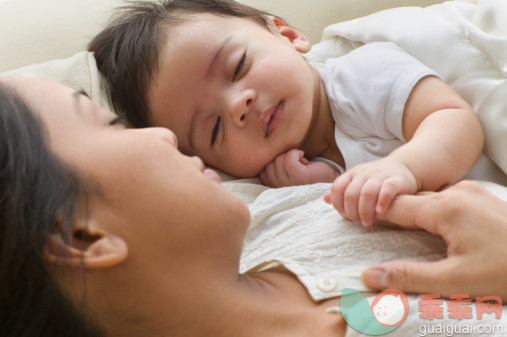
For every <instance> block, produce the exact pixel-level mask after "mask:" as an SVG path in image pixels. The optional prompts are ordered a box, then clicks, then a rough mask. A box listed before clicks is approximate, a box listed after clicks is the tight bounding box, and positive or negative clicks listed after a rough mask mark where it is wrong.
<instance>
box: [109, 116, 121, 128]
mask: <svg viewBox="0 0 507 337" xmlns="http://www.w3.org/2000/svg"><path fill="white" fill-rule="evenodd" d="M123 122H125V114H123V113H122V114H118V115H117V116H116V117H115V118H114V119H113V120H111V121H110V122H109V126H113V125H118V124H123Z"/></svg>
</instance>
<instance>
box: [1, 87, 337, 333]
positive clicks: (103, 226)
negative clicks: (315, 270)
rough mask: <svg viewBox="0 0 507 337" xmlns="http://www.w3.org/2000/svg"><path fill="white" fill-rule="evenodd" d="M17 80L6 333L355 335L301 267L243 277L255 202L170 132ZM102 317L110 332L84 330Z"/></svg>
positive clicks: (4, 201) (10, 110)
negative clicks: (306, 281) (318, 296)
mask: <svg viewBox="0 0 507 337" xmlns="http://www.w3.org/2000/svg"><path fill="white" fill-rule="evenodd" d="M3 82H4V84H2V89H1V95H2V96H1V98H0V102H1V104H2V107H1V109H0V110H1V127H2V138H3V139H2V142H1V146H2V148H1V152H0V153H1V157H2V163H3V164H2V165H3V166H2V169H1V170H0V174H1V178H0V182H1V188H0V191H1V193H2V195H1V198H0V200H1V217H2V219H1V240H2V243H1V247H2V250H1V257H0V261H1V268H0V270H1V279H0V282H1V287H2V289H1V296H2V299H1V300H2V306H3V305H6V306H7V308H9V309H8V310H2V311H4V312H7V311H8V316H4V317H2V322H5V323H2V324H7V325H8V326H9V328H8V329H7V328H6V329H4V327H2V329H1V331H3V332H5V331H9V332H8V333H7V335H9V336H11V335H12V336H25V335H26V336H35V335H44V336H46V335H47V336H52V337H56V336H70V335H73V336H87V335H89V336H99V334H98V332H96V331H99V330H101V331H104V333H105V335H107V336H122V337H127V336H167V335H174V336H179V335H182V336H200V335H205V336H268V335H276V336H310V335H318V336H340V335H342V334H343V333H344V330H345V323H344V321H343V320H342V319H341V317H340V316H338V315H329V314H326V313H325V311H324V309H322V308H323V307H324V303H319V304H316V303H315V302H313V301H312V300H311V298H310V297H309V295H308V293H307V292H306V291H305V289H304V288H303V287H302V285H301V284H300V283H299V282H298V281H297V279H296V278H295V277H294V276H292V275H291V274H289V273H288V272H286V271H284V270H282V269H276V270H270V271H266V272H260V273H256V274H252V275H250V276H246V275H240V274H239V273H238V269H239V268H238V264H239V258H240V254H241V247H242V240H243V237H244V234H245V231H246V229H247V227H248V224H249V213H248V209H247V208H246V206H245V204H244V203H243V202H242V201H241V200H240V199H238V198H237V197H235V196H234V195H233V194H231V193H229V192H227V191H225V190H224V189H222V188H221V187H220V185H219V184H217V183H216V182H215V181H211V180H210V179H208V178H214V177H216V176H215V175H213V174H212V173H210V171H204V174H203V169H204V166H203V164H202V162H201V161H200V159H198V158H197V157H192V158H190V157H186V156H184V155H182V154H180V153H179V152H178V151H177V149H176V139H175V137H174V135H173V134H172V133H171V132H170V131H169V130H167V129H162V128H147V129H124V128H123V127H121V126H119V125H116V123H117V121H118V119H117V118H116V116H115V115H114V114H113V113H111V112H109V111H107V110H104V109H101V108H99V107H97V106H96V105H95V104H93V103H92V101H91V100H89V99H88V98H87V97H85V96H83V95H82V94H80V93H79V92H75V91H73V90H71V89H69V88H66V87H64V86H61V85H59V84H57V83H54V82H49V81H46V80H42V79H38V78H33V77H18V78H10V79H7V80H3ZM13 88H14V89H15V91H16V92H17V93H16V92H14V89H13ZM23 101H27V102H30V103H29V105H28V106H27V105H26V104H24V103H23ZM31 111H34V112H35V115H33V114H32V113H31ZM331 301H333V300H331ZM327 306H329V303H328V304H327ZM71 309H72V310H71ZM83 317H84V318H83ZM34 318H35V319H34ZM90 322H93V323H94V326H95V327H96V331H95V330H87V329H82V327H83V326H90V324H91V323H90ZM88 323H90V324H88ZM79 327H81V329H80V328H79ZM41 331H44V333H41ZM79 333H80V334H79Z"/></svg>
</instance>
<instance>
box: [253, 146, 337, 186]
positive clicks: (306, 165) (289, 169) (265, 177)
mask: <svg viewBox="0 0 507 337" xmlns="http://www.w3.org/2000/svg"><path fill="white" fill-rule="evenodd" d="M259 176H260V178H261V181H262V183H263V184H264V185H267V186H271V187H283V186H293V185H305V184H312V183H317V182H333V181H334V180H335V178H336V177H337V176H338V173H337V172H335V170H334V169H333V168H332V167H331V166H329V165H328V164H326V163H323V162H309V161H308V160H307V159H306V158H305V157H304V152H303V151H301V150H296V149H292V150H289V151H287V152H285V153H282V154H281V155H279V156H278V157H276V158H275V159H274V160H273V161H272V162H270V163H269V164H267V165H266V167H265V168H264V170H263V171H262V172H261V174H260V175H259Z"/></svg>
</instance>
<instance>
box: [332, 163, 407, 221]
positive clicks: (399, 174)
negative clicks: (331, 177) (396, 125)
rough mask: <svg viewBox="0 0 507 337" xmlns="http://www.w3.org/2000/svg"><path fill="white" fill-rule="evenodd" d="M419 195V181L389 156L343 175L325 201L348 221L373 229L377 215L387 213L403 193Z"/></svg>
mask: <svg viewBox="0 0 507 337" xmlns="http://www.w3.org/2000/svg"><path fill="white" fill-rule="evenodd" d="M416 192H417V181H416V179H415V177H414V175H413V173H412V172H411V171H410V169H409V168H408V167H407V166H405V165H404V164H402V163H400V162H399V161H397V160H396V159H393V158H390V157H386V158H382V159H380V160H376V161H373V162H370V163H365V164H361V165H357V166H355V167H353V168H352V169H350V170H349V171H347V172H345V173H344V174H342V175H341V176H339V177H338V178H337V179H336V180H335V181H334V183H333V186H332V187H331V191H330V192H328V193H327V194H326V195H325V196H324V201H326V202H327V203H330V204H332V205H333V206H334V208H336V210H337V211H338V213H340V214H341V215H342V216H343V217H344V218H347V219H349V220H352V221H356V222H361V223H362V224H363V225H364V226H371V225H372V224H373V219H374V217H375V212H376V213H379V214H383V213H385V211H386V210H387V208H388V207H389V205H390V204H391V201H392V200H393V199H394V198H395V197H396V196H397V195H400V194H414V193H416Z"/></svg>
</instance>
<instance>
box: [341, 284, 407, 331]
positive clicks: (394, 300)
mask: <svg viewBox="0 0 507 337" xmlns="http://www.w3.org/2000/svg"><path fill="white" fill-rule="evenodd" d="M340 312H341V314H342V316H343V318H344V319H345V321H346V322H347V324H348V325H349V326H350V327H351V328H353V329H355V330H357V331H359V332H361V333H363V334H366V335H372V336H378V335H383V334H385V333H388V332H390V331H393V330H394V329H396V328H397V327H398V326H400V325H401V324H402V323H403V321H405V318H406V317H407V314H408V300H407V297H406V296H405V294H404V293H402V292H401V291H399V290H396V289H387V290H384V291H383V292H381V293H380V294H379V295H378V296H377V297H376V298H375V300H373V302H372V303H371V305H370V304H369V303H368V300H367V299H366V297H364V295H363V294H362V293H360V292H359V291H357V290H354V289H350V288H346V289H345V290H344V291H343V294H342V297H341V299H340Z"/></svg>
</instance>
